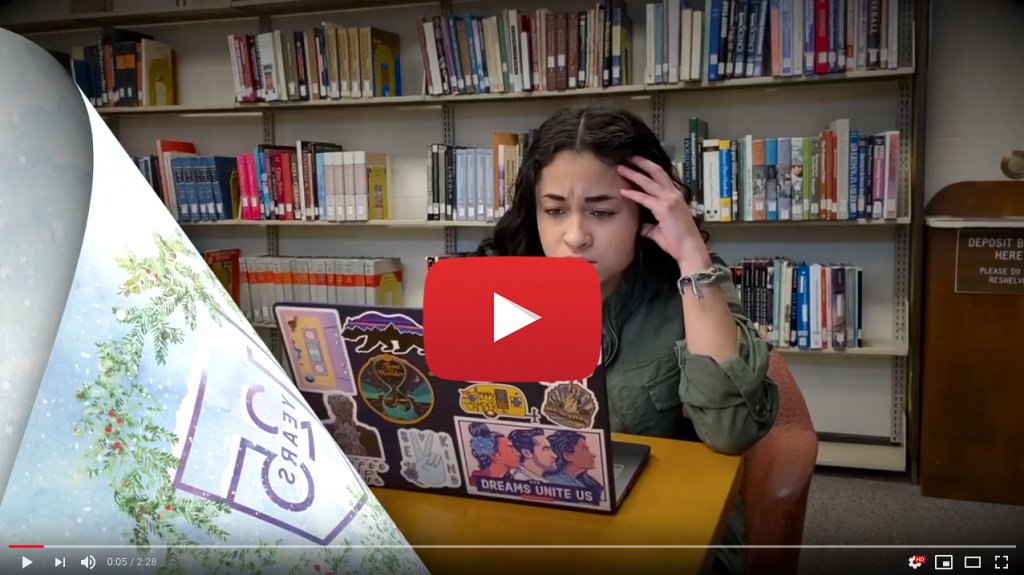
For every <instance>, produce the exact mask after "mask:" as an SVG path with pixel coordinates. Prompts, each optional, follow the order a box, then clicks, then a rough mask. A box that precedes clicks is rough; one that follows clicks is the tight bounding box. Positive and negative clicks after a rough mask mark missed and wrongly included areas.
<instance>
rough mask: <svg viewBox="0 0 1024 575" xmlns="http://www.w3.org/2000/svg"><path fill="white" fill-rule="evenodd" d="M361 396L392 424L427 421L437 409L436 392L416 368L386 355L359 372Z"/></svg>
mask: <svg viewBox="0 0 1024 575" xmlns="http://www.w3.org/2000/svg"><path fill="white" fill-rule="evenodd" d="M358 379H359V395H360V396H362V398H363V401H365V402H366V405H368V406H369V407H370V409H372V410H373V411H374V413H376V414H377V415H379V416H381V417H382V418H384V419H385V420H387V421H389V422H391V423H397V424H400V425H410V424H413V423H418V422H420V421H423V419H424V418H426V417H427V416H428V415H430V412H431V410H433V409H434V389H433V388H432V387H431V386H430V380H428V379H427V377H426V376H425V375H423V372H421V371H420V370H419V369H417V368H416V366H415V365H413V364H411V363H409V362H408V361H405V360H404V359H402V358H400V357H397V356H394V355H391V354H383V355H377V356H374V357H372V358H370V360H369V361H367V362H366V364H365V365H363V367H362V369H360V370H359V378H358Z"/></svg>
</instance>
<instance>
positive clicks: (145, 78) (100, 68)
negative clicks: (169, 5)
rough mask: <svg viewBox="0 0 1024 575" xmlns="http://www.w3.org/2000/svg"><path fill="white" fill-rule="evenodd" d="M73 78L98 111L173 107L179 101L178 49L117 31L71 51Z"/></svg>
mask: <svg viewBox="0 0 1024 575" xmlns="http://www.w3.org/2000/svg"><path fill="white" fill-rule="evenodd" d="M68 62H69V65H70V71H71V77H72V79H73V80H74V81H75V84H76V85H77V86H78V88H79V89H80V90H81V91H82V94H83V95H84V96H85V98H86V99H87V100H89V103H91V104H92V105H93V107H96V108H103V107H139V106H169V105H173V104H176V103H177V100H176V99H175V97H176V96H175V94H176V86H175V62H174V50H173V49H172V48H171V47H170V46H168V45H167V44H164V43H162V42H158V41H156V40H154V39H153V37H152V36H151V35H149V34H143V33H140V32H134V31H131V30H124V29H120V28H114V29H112V30H110V31H109V32H108V31H100V32H98V33H97V35H96V43H94V44H86V45H83V46H75V47H73V48H71V50H70V52H69V57H68Z"/></svg>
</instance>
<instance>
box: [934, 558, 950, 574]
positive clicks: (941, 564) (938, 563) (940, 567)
mask: <svg viewBox="0 0 1024 575" xmlns="http://www.w3.org/2000/svg"><path fill="white" fill-rule="evenodd" d="M935 570H936V571H952V570H953V556H952V555H936V556H935Z"/></svg>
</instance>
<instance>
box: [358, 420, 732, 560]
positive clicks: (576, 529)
mask: <svg viewBox="0 0 1024 575" xmlns="http://www.w3.org/2000/svg"><path fill="white" fill-rule="evenodd" d="M613 437H614V438H615V439H616V440H620V441H629V442H635V443H646V444H648V445H650V446H651V455H650V459H649V461H648V462H647V466H646V468H644V470H643V471H642V472H641V473H640V478H639V479H638V480H637V483H636V484H635V485H634V487H633V491H632V492H631V493H630V494H629V495H628V496H627V497H626V499H625V501H624V502H623V504H622V507H621V508H620V509H619V512H618V513H617V514H615V515H599V514H594V513H589V512H580V511H571V510H563V509H552V508H544V507H537V506H532V505H523V504H517V503H506V502H501V501H488V500H481V499H471V498H466V497H453V496H447V495H436V494H431V493H425V492H413V491H402V490H396V489H383V488H376V489H374V490H373V491H374V493H375V494H376V496H377V498H378V499H379V500H380V502H381V504H382V505H383V506H384V508H385V509H387V511H388V513H389V514H390V515H391V517H392V519H393V520H394V521H395V523H396V524H397V525H398V527H399V529H401V530H402V533H403V534H404V535H405V537H406V539H407V540H408V541H409V543H410V544H412V545H414V546H455V545H466V546H481V547H475V548H466V547H463V548H452V547H448V548H439V547H426V548H424V547H419V548H417V553H418V554H419V555H420V557H421V558H422V559H423V562H424V563H425V564H426V566H427V568H428V569H430V570H431V572H432V573H433V574H434V575H442V574H446V573H475V574H480V575H494V574H497V573H515V574H518V575H522V574H523V573H525V571H526V570H528V569H529V570H533V569H537V570H539V571H538V572H541V573H549V572H555V571H556V570H557V571H561V572H564V573H629V572H638V573H663V572H671V573H677V574H683V573H700V572H706V571H707V568H708V567H709V566H710V564H711V559H712V558H713V557H714V554H715V552H716V551H717V550H716V549H714V548H711V549H709V548H701V547H699V546H701V545H713V544H716V543H717V542H718V541H719V539H720V537H721V535H722V533H723V531H724V529H725V524H726V521H727V519H728V516H729V512H730V511H731V509H732V506H733V505H734V503H735V497H736V493H737V488H738V485H739V481H738V478H739V470H740V462H741V460H740V458H739V457H737V456H727V455H721V454H718V453H715V452H713V451H711V450H710V449H709V448H708V447H707V446H705V445H704V444H701V443H692V442H686V441H674V440H666V439H656V438H650V437H641V436H635V435H624V434H613ZM494 545H504V546H526V545H549V546H554V545H559V546H581V545H587V546H589V545H619V546H622V545H648V546H670V545H692V546H696V547H690V548H664V547H662V548H650V547H648V548H644V549H638V548H621V547H620V548H606V549H595V548H579V547H577V548H565V547H562V548H548V549H538V548H522V547H520V548H509V547H504V548H495V547H483V546H494Z"/></svg>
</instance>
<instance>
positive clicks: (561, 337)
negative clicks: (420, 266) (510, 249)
mask: <svg viewBox="0 0 1024 575" xmlns="http://www.w3.org/2000/svg"><path fill="white" fill-rule="evenodd" d="M423 351H424V355H425V356H426V360H427V367H428V368H429V369H430V371H431V373H432V374H433V375H435V376H436V377H438V378H441V379H447V380H450V381H493V382H507V383H521V382H535V381H569V380H580V379H584V378H586V377H589V376H590V374H592V373H593V372H594V369H595V368H596V367H597V362H598V359H599V358H600V355H601V286H600V282H599V281H598V277H597V270H595V269H594V266H593V265H592V264H590V263H588V262H586V261H584V260H580V259H570V258H545V257H463V258H450V259H442V260H440V261H438V262H437V263H435V264H434V265H433V266H431V267H430V271H429V272H427V280H426V284H425V286H424V294H423Z"/></svg>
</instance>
